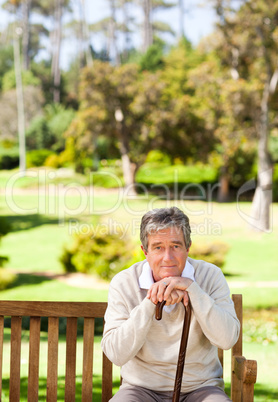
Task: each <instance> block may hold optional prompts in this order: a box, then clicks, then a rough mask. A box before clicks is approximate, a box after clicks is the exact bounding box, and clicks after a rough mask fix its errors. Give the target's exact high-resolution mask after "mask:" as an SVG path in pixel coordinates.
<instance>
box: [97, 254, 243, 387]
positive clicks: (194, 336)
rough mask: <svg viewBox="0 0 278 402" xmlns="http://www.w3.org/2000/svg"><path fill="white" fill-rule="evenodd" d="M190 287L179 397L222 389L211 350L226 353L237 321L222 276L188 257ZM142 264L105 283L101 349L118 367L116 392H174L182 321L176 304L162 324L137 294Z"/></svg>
mask: <svg viewBox="0 0 278 402" xmlns="http://www.w3.org/2000/svg"><path fill="white" fill-rule="evenodd" d="M188 261H189V262H190V263H191V264H192V266H193V267H194V270H195V274H194V275H195V282H193V283H192V284H191V285H190V286H189V287H188V288H187V291H188V294H189V296H190V300H191V305H192V317H191V324H190V332H189V339H188V345H187V353H186V358H185V365H184V372H183V381H182V387H181V392H190V391H193V390H194V389H196V388H199V387H202V386H207V385H214V386H218V387H221V388H223V386H224V383H223V379H222V378H221V375H222V368H221V364H220V362H219V359H218V355H217V348H218V347H220V348H222V349H229V348H231V347H232V346H233V345H234V344H235V342H236V341H237V338H238V335H239V327H240V324H239V321H238V319H237V317H236V314H235V310H234V305H233V302H232V300H231V299H230V296H229V294H230V292H229V287H228V285H227V282H226V280H225V278H224V275H223V274H222V271H221V270H220V269H219V268H218V267H216V266H215V265H212V264H209V263H206V262H204V261H198V260H193V259H192V258H188ZM144 263H145V261H142V262H139V263H136V264H134V265H132V266H131V267H130V268H128V269H126V270H124V271H122V272H120V273H119V274H118V275H116V276H115V277H114V278H113V279H112V281H111V284H110V288H109V296H108V308H107V311H106V313H105V328H104V334H103V339H102V342H101V346H102V349H103V351H104V352H105V354H106V355H107V357H108V358H109V359H110V360H111V361H112V362H113V363H114V364H116V365H118V366H122V369H121V375H122V378H123V384H122V387H125V386H127V385H128V384H132V385H138V386H141V387H145V388H149V389H152V390H154V391H171V390H173V388H174V381H175V375H176V367H177V361H178V354H179V345H180V339H181V332H182V327H183V320H184V307H183V305H182V303H179V304H177V305H176V306H175V308H174V310H173V311H172V312H171V313H165V312H164V314H163V317H162V320H161V321H157V320H156V319H155V317H154V313H155V305H154V304H153V303H152V302H151V301H150V300H149V299H147V298H146V294H147V290H145V289H140V287H139V283H138V279H139V277H140V275H141V273H142V267H143V264H144Z"/></svg>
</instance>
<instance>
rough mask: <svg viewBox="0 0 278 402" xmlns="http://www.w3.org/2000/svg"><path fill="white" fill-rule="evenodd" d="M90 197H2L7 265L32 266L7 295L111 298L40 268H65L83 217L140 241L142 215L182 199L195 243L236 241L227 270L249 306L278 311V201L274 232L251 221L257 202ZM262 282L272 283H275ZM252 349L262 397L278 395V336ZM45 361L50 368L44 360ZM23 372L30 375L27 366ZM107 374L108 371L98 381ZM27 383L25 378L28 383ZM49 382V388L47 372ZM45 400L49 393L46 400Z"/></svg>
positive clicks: (258, 392) (3, 251)
mask: <svg viewBox="0 0 278 402" xmlns="http://www.w3.org/2000/svg"><path fill="white" fill-rule="evenodd" d="M86 191H87V190H86ZM84 196H85V195H84ZM86 197H88V198H86V200H85V201H82V200H81V198H80V193H76V194H74V193H72V192H70V191H69V192H68V193H67V194H66V195H65V197H62V198H61V197H58V196H55V195H54V196H51V197H48V198H45V197H44V195H43V194H41V196H39V197H38V196H37V195H36V194H35V193H34V194H32V193H30V192H29V193H28V194H26V195H24V194H23V193H15V194H14V195H13V197H12V198H10V199H8V204H7V200H5V198H4V195H1V197H0V213H1V214H2V215H6V216H7V217H8V220H9V221H10V222H11V224H12V227H13V230H12V232H11V233H9V234H8V235H7V236H6V237H4V238H3V240H2V243H1V248H0V254H1V255H8V256H9V257H10V261H9V263H8V264H7V268H6V269H9V268H13V269H15V270H17V271H19V272H20V271H22V272H23V271H29V273H28V274H20V275H18V280H17V282H16V283H15V286H14V287H13V288H11V289H7V290H5V291H2V292H1V298H2V299H10V300H11V299H15V300H24V299H29V300H78V301H105V300H107V290H99V289H96V290H92V289H84V288H82V289H81V288H77V287H72V286H69V285H67V284H65V283H62V282H59V281H58V280H56V279H53V280H51V279H49V278H46V277H43V276H35V275H32V272H34V271H37V272H43V271H52V272H56V273H61V272H62V266H61V264H60V262H59V256H60V255H61V252H62V248H63V245H64V244H67V243H68V242H70V241H71V234H72V233H73V232H74V231H75V230H76V228H78V225H79V224H80V222H81V223H82V224H83V225H90V226H91V227H95V226H96V225H103V227H105V225H106V228H109V227H110V228H112V229H113V228H115V227H117V225H118V226H119V225H121V227H122V228H123V229H124V230H127V231H128V232H129V233H130V234H131V235H132V237H133V238H134V239H138V237H139V225H140V219H141V216H142V215H143V214H144V213H145V212H146V211H147V210H149V209H151V208H155V207H162V206H165V205H167V206H169V205H177V206H179V207H181V208H182V209H183V210H184V212H185V213H187V214H188V215H189V216H190V218H191V224H192V232H193V233H192V239H193V241H195V242H207V241H216V242H217V241H224V242H226V243H227V244H228V245H229V246H230V249H229V252H228V255H227V258H226V265H225V268H224V272H225V273H226V275H227V280H228V282H229V284H230V287H231V292H232V293H242V294H243V298H244V307H245V308H247V307H248V309H249V311H251V313H250V314H253V313H252V311H255V310H256V309H258V308H260V309H270V308H273V307H275V308H276V309H273V310H272V316H273V317H277V314H278V313H277V311H278V310H277V308H278V289H277V287H275V286H273V287H271V283H273V282H274V281H278V262H277V257H276V254H277V251H276V249H277V240H278V205H274V206H273V219H272V222H273V226H272V228H271V233H264V234H259V233H257V232H253V231H252V230H250V227H249V226H248V223H247V222H246V215H247V216H248V214H249V213H250V203H242V204H240V205H237V204H236V203H230V204H217V203H213V202H211V203H205V202H202V201H187V200H183V201H176V202H175V201H164V200H161V199H159V198H157V197H147V195H146V194H145V196H144V197H141V198H139V199H135V200H134V199H127V198H124V197H123V195H122V194H121V193H116V192H111V193H103V194H102V193H101V192H95V193H92V194H91V197H89V196H88V195H87V196H86ZM82 203H83V204H82ZM65 212H66V213H65ZM261 282H267V285H266V284H263V283H261ZM263 311H266V310H262V312H261V313H259V314H263ZM249 318H250V317H248V319H249ZM256 319H257V318H256ZM265 319H266V320H268V319H269V318H265ZM244 354H245V355H246V357H247V358H251V359H252V358H255V359H257V360H258V384H257V385H256V396H255V401H271V400H273V401H274V400H277V399H278V396H277V386H276V377H277V374H276V373H277V372H278V362H277V359H276V358H275V356H276V354H277V341H276V343H274V342H272V343H269V344H265V345H263V344H262V343H260V342H251V343H250V342H245V344H244ZM41 365H42V366H44V364H43V362H42V363H41ZM42 370H43V369H42ZM22 375H23V376H24V371H23V373H22ZM63 376H64V374H61V375H60V378H61V384H62V383H63ZM99 376H100V372H99ZM99 379H100V377H98V379H96V382H97V381H99ZM227 380H228V381H227V382H229V379H227ZM77 382H78V383H79V385H78V386H77V390H78V389H79V391H80V389H81V388H80V383H81V379H80V373H77ZM3 386H4V389H6V388H7V380H4V383H3ZM26 386H27V385H26V384H25V388H26ZM5 387H6V388H5ZM61 387H62V385H61ZM275 387H276V388H275ZM41 388H42V389H43V390H44V389H45V379H44V374H42V380H41ZM61 389H62V388H61ZM275 389H276V391H275ZM79 391H78V392H79ZM42 392H45V391H42ZM80 392H81V391H80ZM44 398H45V397H44V396H43V397H42V398H41V400H44ZM2 400H3V401H4V400H5V399H4V398H3V399H2ZM22 400H24V399H22ZM59 400H60V399H59ZM97 400H98V399H96V401H97Z"/></svg>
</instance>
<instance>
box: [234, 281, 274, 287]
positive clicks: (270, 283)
mask: <svg viewBox="0 0 278 402" xmlns="http://www.w3.org/2000/svg"><path fill="white" fill-rule="evenodd" d="M228 284H229V287H230V288H278V281H259V282H248V281H228Z"/></svg>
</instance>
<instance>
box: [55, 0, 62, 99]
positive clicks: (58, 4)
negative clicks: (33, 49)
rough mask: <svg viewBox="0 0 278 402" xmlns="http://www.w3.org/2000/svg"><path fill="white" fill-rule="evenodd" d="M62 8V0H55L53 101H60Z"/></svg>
mask: <svg viewBox="0 0 278 402" xmlns="http://www.w3.org/2000/svg"><path fill="white" fill-rule="evenodd" d="M62 9H63V0H56V1H55V11H54V18H55V28H54V40H53V56H52V76H53V84H54V91H53V101H54V102H57V103H59V102H60V85H61V71H60V52H61V40H62Z"/></svg>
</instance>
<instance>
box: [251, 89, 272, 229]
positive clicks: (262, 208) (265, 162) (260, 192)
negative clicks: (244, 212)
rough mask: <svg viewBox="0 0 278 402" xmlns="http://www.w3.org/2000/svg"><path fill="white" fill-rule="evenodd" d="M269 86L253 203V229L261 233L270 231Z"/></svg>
mask: <svg viewBox="0 0 278 402" xmlns="http://www.w3.org/2000/svg"><path fill="white" fill-rule="evenodd" d="M268 99H269V84H268V83H266V84H265V88H264V93H263V98H262V102H261V115H260V121H259V123H258V124H257V127H258V135H259V142H258V183H257V188H256V191H255V194H254V198H253V203H252V218H253V219H252V223H251V224H252V227H253V228H255V229H256V230H259V231H263V232H265V231H268V230H269V229H270V206H271V203H272V173H273V167H272V163H271V158H270V155H269V152H268Z"/></svg>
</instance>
